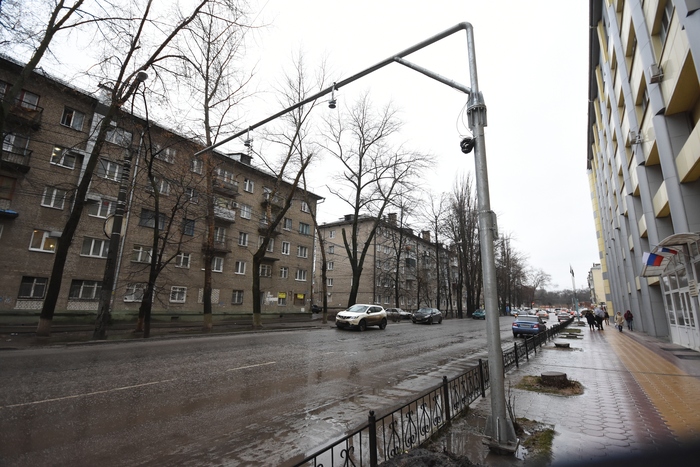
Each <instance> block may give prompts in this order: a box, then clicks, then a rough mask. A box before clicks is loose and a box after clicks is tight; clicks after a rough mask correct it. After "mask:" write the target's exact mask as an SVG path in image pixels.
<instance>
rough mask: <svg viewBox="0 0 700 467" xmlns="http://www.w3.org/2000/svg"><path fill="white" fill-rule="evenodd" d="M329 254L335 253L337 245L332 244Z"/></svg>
mask: <svg viewBox="0 0 700 467" xmlns="http://www.w3.org/2000/svg"><path fill="white" fill-rule="evenodd" d="M328 254H329V255H332V254H335V245H330V246H329V247H328Z"/></svg>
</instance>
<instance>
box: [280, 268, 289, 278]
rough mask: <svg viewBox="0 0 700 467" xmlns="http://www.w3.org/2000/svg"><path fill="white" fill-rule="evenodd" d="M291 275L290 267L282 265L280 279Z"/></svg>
mask: <svg viewBox="0 0 700 467" xmlns="http://www.w3.org/2000/svg"><path fill="white" fill-rule="evenodd" d="M288 277H289V268H288V267H287V266H282V267H281V268H280V279H286V278H288Z"/></svg>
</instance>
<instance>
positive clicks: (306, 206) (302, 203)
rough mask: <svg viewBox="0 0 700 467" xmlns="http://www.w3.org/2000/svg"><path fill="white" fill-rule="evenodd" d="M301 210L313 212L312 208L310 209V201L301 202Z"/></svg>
mask: <svg viewBox="0 0 700 467" xmlns="http://www.w3.org/2000/svg"><path fill="white" fill-rule="evenodd" d="M301 212H311V209H309V203H307V202H306V201H302V202H301Z"/></svg>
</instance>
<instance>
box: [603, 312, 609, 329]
mask: <svg viewBox="0 0 700 467" xmlns="http://www.w3.org/2000/svg"><path fill="white" fill-rule="evenodd" d="M603 311H604V312H605V313H604V315H603V321H605V325H606V326H610V315H609V314H608V310H603Z"/></svg>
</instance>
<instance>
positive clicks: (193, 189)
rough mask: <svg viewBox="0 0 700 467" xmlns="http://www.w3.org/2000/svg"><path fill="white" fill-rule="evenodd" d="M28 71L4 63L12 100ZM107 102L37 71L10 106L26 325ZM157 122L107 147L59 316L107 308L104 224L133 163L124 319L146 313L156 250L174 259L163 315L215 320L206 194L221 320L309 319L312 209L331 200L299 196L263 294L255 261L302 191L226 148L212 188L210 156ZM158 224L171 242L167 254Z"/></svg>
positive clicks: (14, 221) (123, 250)
mask: <svg viewBox="0 0 700 467" xmlns="http://www.w3.org/2000/svg"><path fill="white" fill-rule="evenodd" d="M20 69H21V65H20V64H18V63H15V62H13V61H11V60H9V59H4V58H2V59H0V96H3V95H4V93H5V90H6V89H8V86H9V85H10V84H9V83H12V82H13V81H14V79H15V77H16V76H17V73H19V71H20ZM102 108H103V106H102V105H101V103H100V100H99V98H97V97H95V96H92V95H89V94H87V93H85V92H83V91H81V90H78V89H75V88H74V87H72V86H70V85H68V84H66V83H62V82H59V81H57V80H55V79H53V78H51V77H49V76H46V75H43V74H41V73H34V74H32V76H31V77H30V79H29V80H28V81H27V83H26V85H25V89H23V91H22V93H21V95H20V96H19V98H18V100H17V101H16V103H15V105H14V106H13V107H12V109H11V112H10V115H9V117H8V120H7V123H6V126H5V131H4V133H5V134H4V135H3V146H2V153H1V156H2V157H1V161H2V163H1V165H0V297H2V300H0V316H1V317H3V319H7V320H20V321H25V322H26V321H28V320H30V319H34V318H37V317H38V314H39V312H40V310H41V308H42V305H43V299H44V297H45V293H46V287H47V284H48V280H49V276H50V273H51V268H52V265H53V258H54V256H53V255H54V252H55V249H56V244H57V239H58V237H60V235H61V232H62V229H63V226H64V225H65V223H66V220H67V218H68V216H69V213H70V211H71V209H72V207H73V203H74V200H73V193H74V192H75V188H76V187H77V185H78V183H79V181H80V180H81V178H82V177H83V174H84V170H85V164H86V163H87V160H88V158H89V155H90V152H91V150H92V148H93V145H94V144H95V139H94V134H95V129H96V128H97V125H98V123H99V122H100V121H101V118H102V115H101V114H100V110H101V109H102ZM146 126H147V125H146V122H145V121H144V120H143V119H142V118H140V117H137V116H134V115H130V114H129V113H122V114H121V115H120V116H119V117H118V118H117V120H116V121H115V125H114V127H113V130H112V131H111V132H110V134H109V136H108V139H107V142H106V143H105V145H104V147H103V149H102V150H101V152H100V156H101V157H100V161H99V163H98V165H97V169H96V171H95V175H94V177H93V179H92V181H91V184H90V189H89V193H88V196H87V199H88V205H87V208H86V209H85V211H84V212H83V215H82V218H81V220H80V224H79V227H78V231H77V232H76V234H75V236H74V238H73V243H72V246H71V249H70V253H69V257H68V261H67V264H66V267H65V271H64V276H63V282H62V288H61V293H60V296H59V301H58V304H57V308H56V312H55V313H56V315H55V316H56V319H60V318H61V317H65V316H71V317H75V316H85V317H90V316H92V315H94V314H95V313H96V311H97V304H98V298H99V295H100V290H101V287H102V279H103V276H104V272H105V261H106V257H107V253H108V247H109V239H108V238H107V236H106V233H105V231H106V229H105V224H106V221H107V220H108V219H110V218H111V217H112V215H113V214H114V212H115V207H116V201H117V195H118V191H119V186H120V181H121V175H122V171H123V170H124V160H125V158H126V156H127V155H129V156H131V159H132V167H133V170H132V171H131V174H130V175H129V178H128V192H127V202H126V213H125V216H124V223H125V226H124V228H123V230H122V232H123V236H122V241H121V245H120V248H119V252H118V255H117V265H116V282H115V288H114V290H115V293H114V299H113V308H112V309H113V315H114V316H115V317H117V318H119V317H123V318H130V317H133V316H134V315H136V314H137V313H138V309H139V306H140V303H141V300H142V298H143V292H144V290H145V287H146V282H147V281H148V275H149V268H150V264H151V258H152V257H154V256H160V258H161V260H160V262H161V264H162V265H163V267H162V271H161V272H160V274H159V275H158V279H157V281H156V289H155V292H154V296H153V299H154V300H153V301H154V306H153V317H154V319H158V318H162V319H178V318H188V317H196V316H197V315H201V314H202V309H203V300H202V295H203V287H204V263H203V258H204V254H203V253H204V248H205V246H208V245H209V242H207V240H206V232H207V228H206V222H205V219H206V212H207V209H206V206H207V203H206V200H207V199H213V202H214V242H213V244H212V249H213V258H212V263H211V267H212V289H213V291H212V303H213V313H214V317H217V315H218V316H224V315H238V314H242V315H245V314H250V313H252V310H253V300H256V299H257V300H260V301H261V303H262V312H263V313H274V314H280V313H283V314H284V313H299V312H308V311H309V307H310V303H311V280H312V274H313V254H312V253H313V248H314V236H313V231H314V229H313V222H312V215H311V213H312V210H315V209H316V202H317V201H318V199H319V197H318V196H316V195H313V194H312V193H307V192H304V191H302V190H297V191H296V192H295V193H294V195H293V197H294V198H293V201H292V205H291V207H290V208H289V210H288V211H287V212H286V213H285V215H284V219H283V220H282V222H281V224H280V227H279V229H277V230H276V231H275V232H273V234H272V237H271V240H270V244H269V245H268V248H267V252H266V255H265V258H264V259H263V261H262V265H261V267H260V273H261V294H260V296H259V297H253V296H252V273H253V271H252V267H253V253H254V252H255V250H257V248H258V245H260V244H261V243H260V242H261V236H262V235H263V234H264V233H265V231H266V230H267V229H266V227H267V225H268V222H269V221H270V219H271V216H274V215H276V214H275V213H277V212H279V209H280V207H281V205H282V200H283V199H284V198H285V197H286V196H287V195H288V194H289V193H290V191H291V189H292V188H291V185H289V184H288V183H286V182H281V183H280V182H279V181H278V180H277V177H275V176H274V175H272V174H271V173H268V172H267V171H264V170H260V169H257V168H256V167H254V166H253V165H252V158H251V157H250V155H249V154H246V153H235V154H223V153H216V152H215V153H213V155H212V156H211V157H212V163H211V165H209V167H211V169H212V171H213V177H212V179H213V183H212V184H211V187H210V188H209V189H208V188H207V182H206V179H207V177H205V173H206V170H205V168H206V167H207V164H205V162H206V161H205V160H204V159H202V158H196V157H194V156H193V155H194V154H195V153H196V152H197V151H199V150H201V149H202V147H201V145H198V144H196V142H194V141H193V140H191V139H190V138H186V137H183V136H181V135H178V134H177V133H175V132H173V131H169V130H168V129H166V128H163V127H161V126H158V125H155V124H153V122H149V125H148V127H149V128H150V130H149V131H146V130H145V128H146ZM149 171H150V172H151V173H152V175H153V177H152V178H150V177H149V176H148V173H149ZM151 180H153V183H151ZM208 193H209V194H210V196H212V198H208ZM156 200H158V207H157V208H156ZM156 212H158V213H159V214H156ZM156 226H157V227H158V235H159V237H160V243H158V245H159V246H157V247H156V249H155V250H154V248H153V245H154V231H155V230H156V229H155V227H156ZM37 319H38V318H37Z"/></svg>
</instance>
